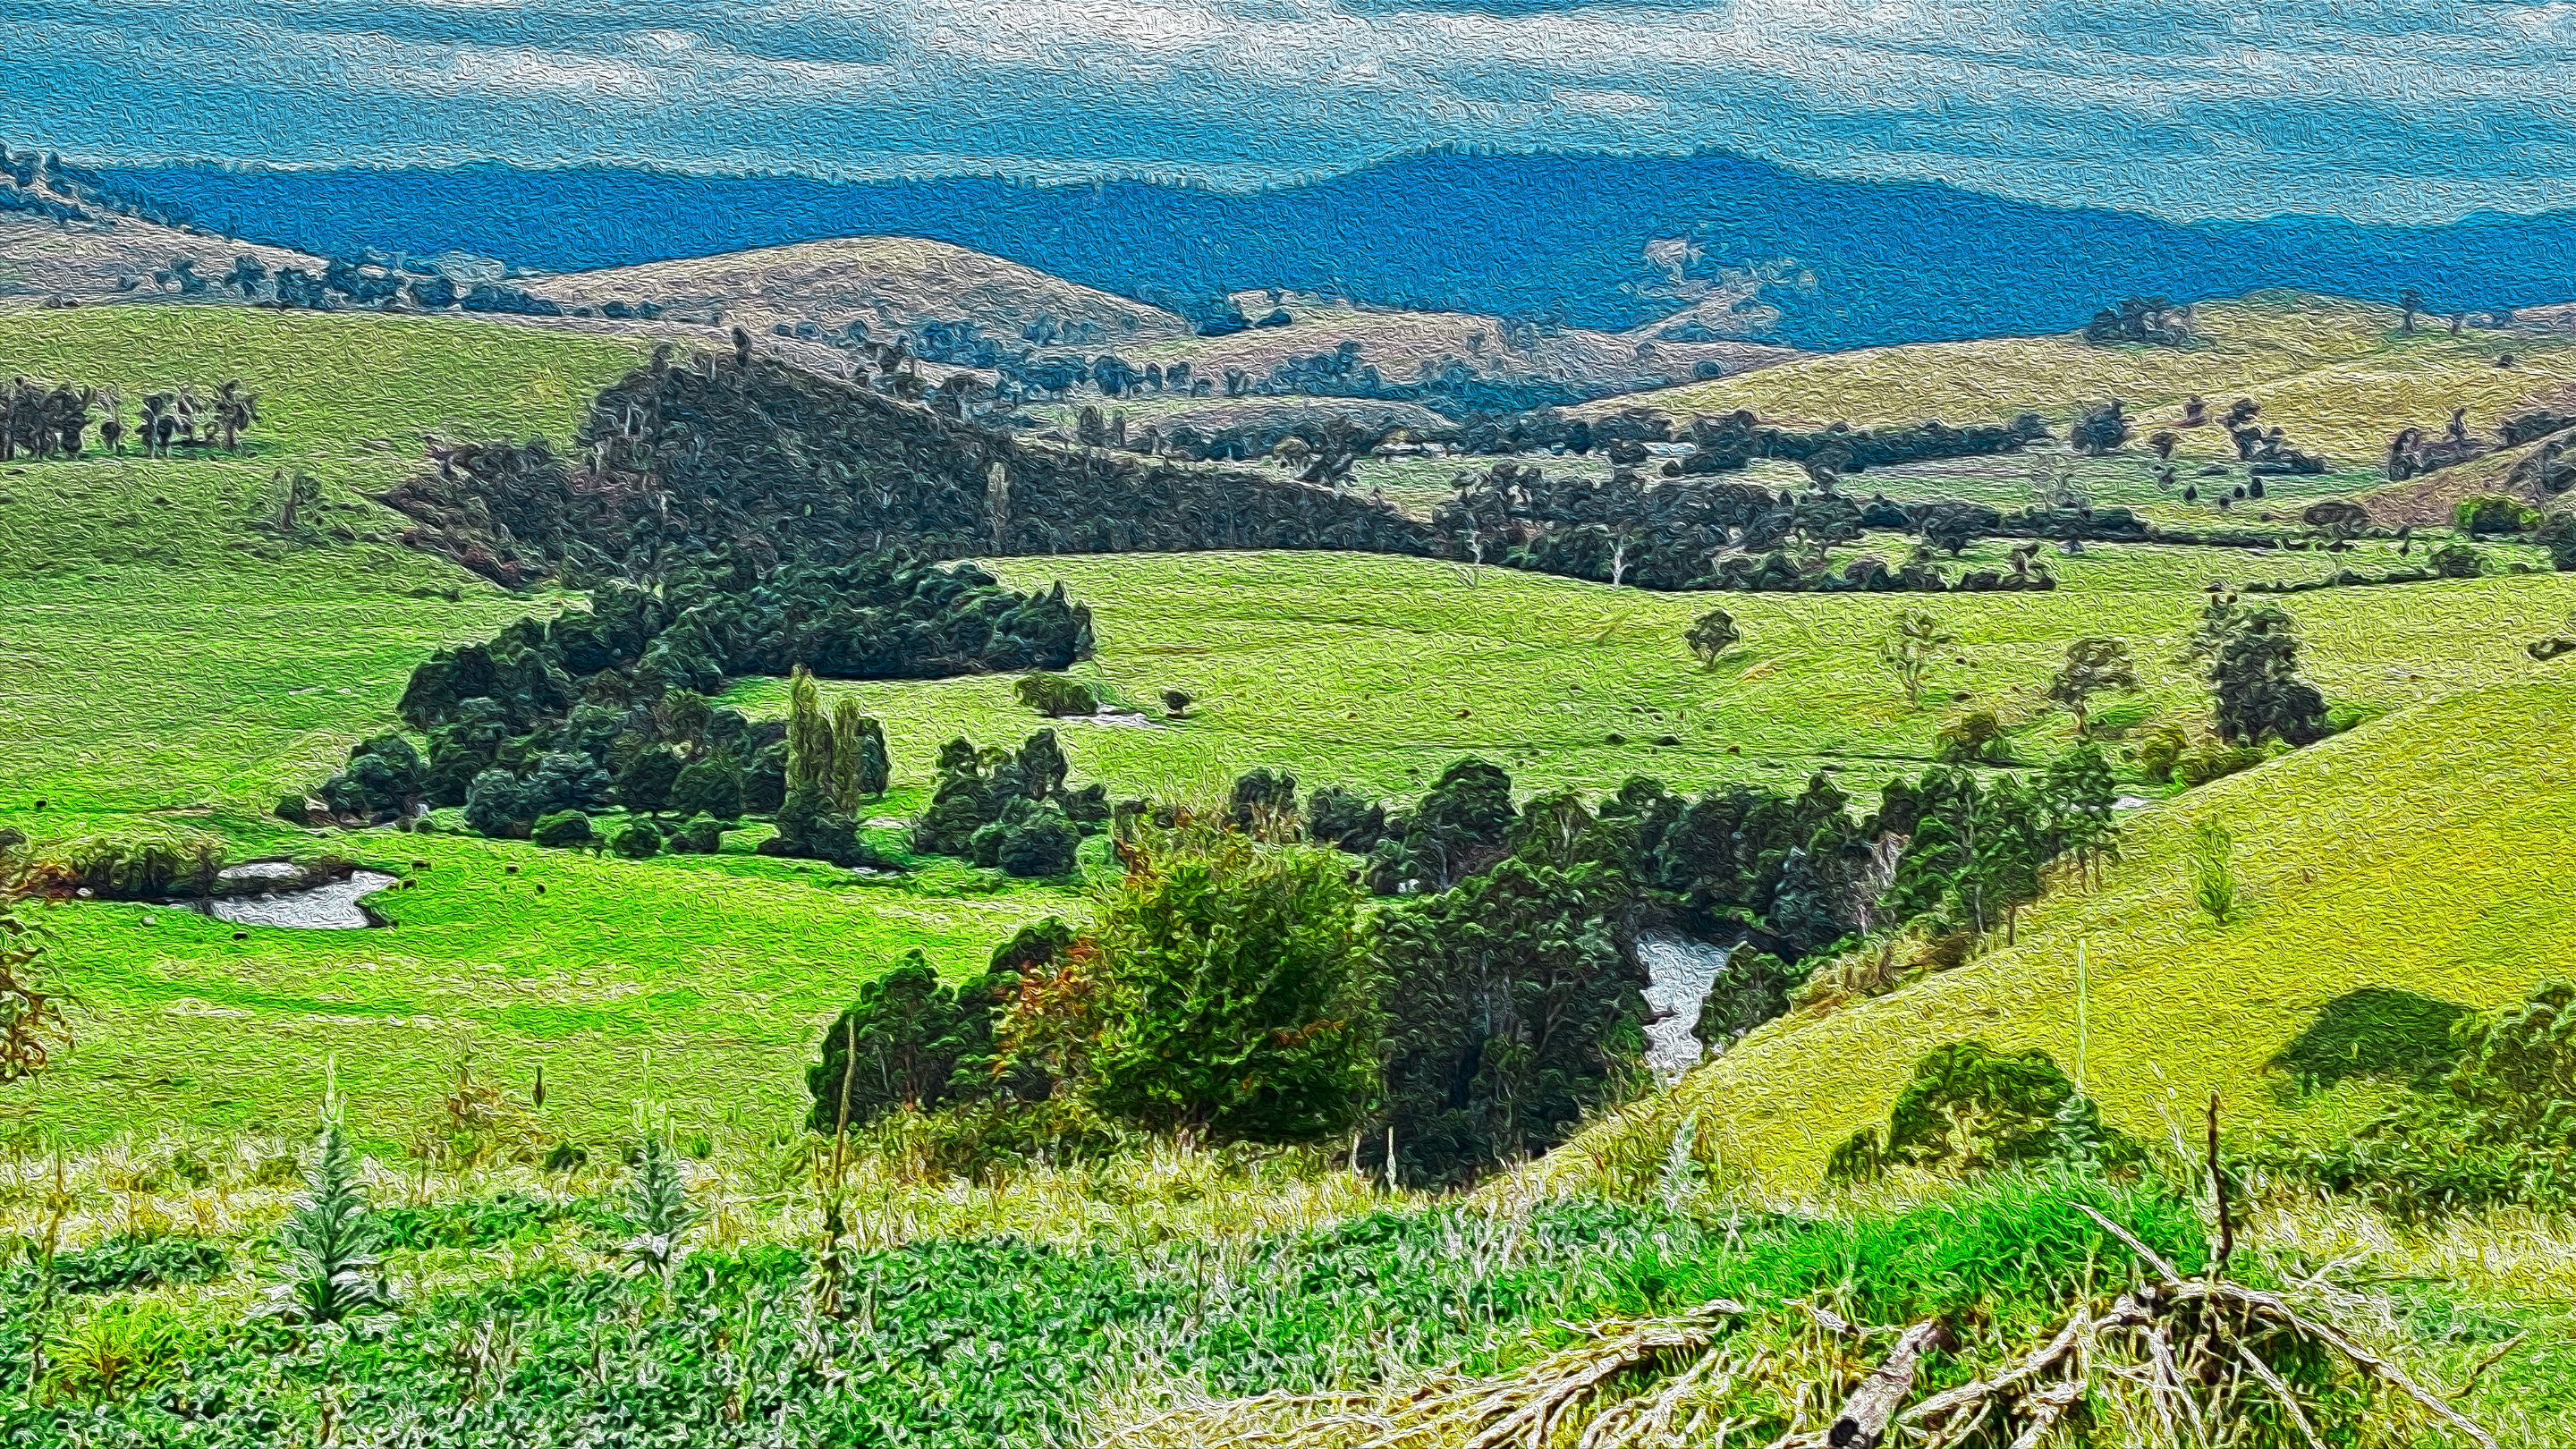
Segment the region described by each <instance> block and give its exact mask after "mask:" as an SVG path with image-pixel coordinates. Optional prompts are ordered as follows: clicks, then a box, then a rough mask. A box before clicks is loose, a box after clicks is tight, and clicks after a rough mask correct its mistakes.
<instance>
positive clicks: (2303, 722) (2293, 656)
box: [2202, 597, 2326, 746]
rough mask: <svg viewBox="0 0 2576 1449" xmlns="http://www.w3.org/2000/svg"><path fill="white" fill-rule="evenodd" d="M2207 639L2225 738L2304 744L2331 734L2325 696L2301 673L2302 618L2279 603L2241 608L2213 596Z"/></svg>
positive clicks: (2241, 741) (2234, 741)
mask: <svg viewBox="0 0 2576 1449" xmlns="http://www.w3.org/2000/svg"><path fill="white" fill-rule="evenodd" d="M2202 639H2203V641H2204V644H2205V646H2206V649H2207V655H2208V660H2209V672H2208V678H2209V683H2210V687H2211V689H2212V691H2213V692H2214V693H2215V695H2216V699H2217V707H2216V709H2215V711H2214V713H2215V716H2216V722H2217V726H2218V733H2219V737H2220V738H2222V739H2224V740H2226V741H2227V742H2228V743H2229V744H2244V745H2255V744H2261V743H2262V742H2263V741H2264V740H2265V739H2267V738H2277V739H2279V740H2281V741H2283V742H2284V743H2287V744H2290V745H2292V746H2298V745H2307V744H2313V743H2315V742H2316V741H2317V740H2319V739H2322V738H2324V737H2325V733H2326V728H2325V716H2326V701H2325V696H2324V695H2323V694H2321V693H2319V692H2318V690H2317V687H2316V686H2315V685H2313V684H2310V683H2308V682H2307V681H2306V680H2305V679H2302V678H2300V677H2299V672H2298V670H2299V632H2298V622H2297V621H2296V620H2294V619H2292V618H2291V617H2290V615H2289V613H2288V612H2287V611H2286V610H2284V609H2282V608H2281V607H2280V606H2279V605H2277V604H2263V605H2259V606H2256V607H2254V608H2250V609H2239V608H2236V607H2235V606H2233V605H2232V603H2230V602H2229V601H2227V600H2224V599H2222V598H2217V597H2213V598H2212V599H2211V601H2210V605H2209V611H2208V613H2207V614H2206V615H2205V616H2204V622H2203V632H2202Z"/></svg>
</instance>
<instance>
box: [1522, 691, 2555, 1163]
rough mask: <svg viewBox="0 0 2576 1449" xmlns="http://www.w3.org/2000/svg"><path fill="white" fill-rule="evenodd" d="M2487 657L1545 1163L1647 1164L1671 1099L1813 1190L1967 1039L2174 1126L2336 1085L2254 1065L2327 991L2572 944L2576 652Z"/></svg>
mask: <svg viewBox="0 0 2576 1449" xmlns="http://www.w3.org/2000/svg"><path fill="white" fill-rule="evenodd" d="M2505 676H2506V677H2503V678H2501V679H2499V680H2498V681H2497V682H2495V683H2491V684H2487V685H2484V686H2481V687H2477V688H2472V689H2468V690H2464V691H2462V692H2461V693H2458V694H2455V695H2451V696H2448V697H2445V698H2441V699H2437V700H2433V701H2430V702H2428V703H2425V704H2422V705H2418V706H2415V707H2413V708H2410V709H2407V710H2405V711H2402V712H2400V713H2397V714H2394V715H2391V716H2389V717H2387V718H2385V719H2382V720H2379V721H2377V722H2375V723H2372V724H2370V725H2367V726H2364V727H2363V728H2361V729H2359V730H2357V731H2354V732H2353V733H2351V734H2348V735H2344V736H2341V737H2339V738H2336V739H2334V740H2331V741H2329V742H2327V743H2325V744H2322V745H2318V746H2315V747H2312V748H2310V749H2307V750H2303V751H2300V752H2299V753H2297V754H2294V755H2290V756H2287V757H2284V758H2282V759H2279V760H2276V761H2274V762H2272V763H2270V764H2268V765H2265V766H2262V767H2260V768H2258V769H2256V770H2253V771H2251V772H2248V773H2246V774H2243V775H2238V776H2234V777H2232V778H2229V779H2227V780H2223V781H2220V782H2218V783H2216V784H2213V785H2209V786H2206V787H2203V788H2202V789H2200V790H2198V791H2195V792H2193V793H2192V794H2190V795H2188V796H2186V797H2184V798H2183V799H2182V800H2180V801H2178V802H2176V803H2174V804H2171V805H2169V806H2165V807H2162V808H2159V809H2156V810H2153V811H2150V812H2147V813H2146V814H2144V815H2142V816H2140V817H2138V818H2137V819H2136V820H2135V821H2134V822H2133V823H2132V825H2131V827H2130V831H2129V834H2128V838H2127V839H2126V841H2125V842H2124V843H2123V847H2122V849H2123V854H2124V855H2125V857H2126V858H2125V859H2124V860H2123V861H2122V863H2120V864H2119V865H2118V866H2116V867H2114V868H2113V870H2112V872H2111V875H2110V879H2109V882H2108V886H2107V888H2106V889H2104V890H2102V891H2101V892H2099V893H2098V894H2091V893H2082V892H2071V891H2070V892H2063V893H2058V894H2054V895H2052V896H2051V897H2050V898H2049V899H2048V900H2047V901H2045V902H2044V903H2043V904H2042V905H2041V906H2040V907H2039V908H2038V910H2037V911H2036V912H2035V913H2034V914H2033V916H2032V917H2031V918H2030V919H2029V920H2028V921H2027V923H2026V924H2024V925H2023V927H2022V929H2021V943H2020V945H2019V946H2017V947H2012V948H2006V949H2001V950H1997V951H1995V952H1993V953H1991V954H1989V955H1987V956H1985V957H1983V958H1981V959H1979V960H1978V961H1976V962H1974V963H1972V964H1971V965H1969V966H1966V967H1964V968H1961V969H1959V970H1957V971H1954V972H1951V973H1949V974H1946V975H1941V976H1935V977H1931V978H1929V979H1926V980H1924V981H1921V982H1919V983H1917V984H1915V985H1913V986H1910V987H1908V988H1906V989H1903V990H1900V991H1898V992H1896V993H1895V994H1893V995H1890V996H1886V997H1882V998H1879V999H1876V1000H1872V1001H1868V1002H1865V1003H1862V1004H1859V1005H1855V1006H1851V1007H1848V1008H1846V1009H1844V1010H1841V1011H1838V1012H1836V1013H1834V1014H1832V1015H1830V1016H1827V1017H1824V1018H1822V1019H1809V1018H1800V1017H1791V1018H1787V1019H1784V1020H1781V1021H1778V1022H1774V1023H1773V1024H1771V1025H1770V1026H1768V1027H1765V1028H1763V1029H1761V1030H1760V1031H1757V1032H1756V1033H1755V1034H1754V1035H1753V1036H1751V1037H1749V1038H1747V1039H1746V1040H1745V1041H1744V1042H1742V1043H1741V1044H1739V1045H1738V1046H1736V1047H1735V1048H1734V1049H1733V1050H1731V1051H1729V1052H1728V1053H1726V1054H1725V1055H1724V1056H1722V1057H1720V1058H1718V1059H1717V1060H1715V1061H1713V1062H1711V1063H1709V1064H1708V1065H1706V1066H1703V1067H1701V1068H1699V1069H1698V1070H1697V1071H1695V1072H1693V1073H1692V1074H1691V1075H1689V1076H1688V1077H1685V1078H1684V1079H1683V1080H1682V1081H1681V1083H1680V1084H1679V1085H1678V1086H1676V1087H1675V1088H1673V1089H1672V1090H1671V1091H1670V1092H1668V1093H1664V1094H1660V1095H1657V1096H1655V1097H1653V1098H1650V1099H1648V1100H1646V1101H1644V1102H1642V1103H1640V1104H1638V1105H1636V1106H1635V1107H1632V1108H1630V1109H1629V1110H1627V1111H1626V1112H1624V1113H1622V1114H1620V1115H1619V1116H1617V1117H1615V1118H1613V1119H1611V1120H1609V1121H1606V1122H1604V1123H1602V1124H1601V1125H1599V1126H1596V1127H1594V1128H1593V1129H1591V1130H1589V1131H1588V1132H1587V1133H1585V1134H1584V1136H1582V1137H1581V1138H1578V1139H1577V1141H1576V1143H1575V1144H1574V1145H1573V1146H1572V1148H1570V1149H1569V1150H1566V1151H1563V1152H1560V1153H1559V1154H1558V1155H1557V1156H1556V1157H1555V1158H1552V1159H1551V1160H1550V1161H1549V1162H1548V1163H1547V1164H1545V1165H1544V1166H1543V1167H1542V1168H1541V1169H1539V1172H1540V1174H1541V1176H1542V1178H1543V1179H1545V1180H1546V1181H1549V1182H1551V1183H1554V1184H1557V1185H1572V1184H1580V1183H1592V1184H1595V1185H1600V1184H1601V1182H1602V1181H1603V1179H1604V1177H1605V1176H1607V1177H1609V1178H1613V1179H1615V1178H1618V1177H1620V1176H1621V1175H1623V1174H1624V1173H1628V1172H1631V1171H1634V1170H1637V1169H1640V1168H1642V1170H1643V1171H1645V1172H1647V1173H1652V1172H1653V1171H1654V1170H1655V1167H1656V1164H1657V1163H1658V1161H1659V1160H1660V1158H1661V1156H1662V1155H1663V1153H1664V1152H1665V1150H1666V1148H1667V1145H1668V1144H1669V1143H1670V1142H1671V1140H1672V1137H1673V1133H1674V1132H1675V1130H1676V1129H1677V1128H1678V1127H1680V1125H1681V1124H1682V1123H1684V1122H1685V1121H1689V1122H1692V1123H1694V1124H1695V1126H1696V1130H1697V1132H1698V1133H1699V1134H1700V1150H1701V1152H1702V1153H1703V1155H1704V1156H1706V1157H1707V1158H1708V1159H1709V1160H1711V1161H1713V1162H1715V1163H1717V1164H1719V1165H1720V1166H1721V1168H1722V1170H1724V1171H1727V1172H1731V1173H1735V1174H1740V1175H1742V1176H1744V1177H1747V1178H1750V1179H1753V1180H1755V1181H1758V1182H1760V1183H1762V1184H1764V1185H1765V1186H1767V1187H1769V1188H1772V1189H1775V1190H1788V1191H1797V1190H1802V1189H1808V1188H1812V1187H1814V1186H1816V1185H1817V1183H1818V1181H1819V1178H1820V1174H1821V1172H1822V1170H1823V1167H1824V1162H1825V1158H1826V1156H1827V1154H1828V1153H1829V1152H1831V1150H1832V1149H1833V1147H1834V1145H1835V1144H1836V1143H1838V1142H1840V1141H1841V1140H1842V1139H1843V1138H1844V1137H1845V1136H1847V1135H1848V1134H1850V1133H1851V1132H1852V1131H1853V1130H1855V1129H1856V1128H1859V1127H1861V1126H1864V1125H1867V1124H1869V1123H1872V1122H1883V1121H1884V1120H1885V1118H1886V1113H1887V1109H1888V1106H1889V1104H1890V1102H1891V1101H1892V1100H1893V1099H1894V1097H1895V1095H1896V1092H1897V1090H1898V1089H1899V1087H1901V1086H1902V1085H1903V1083H1904V1081H1905V1079H1906V1077H1907V1075H1908V1073H1909V1072H1910V1070H1911V1068H1912V1065H1913V1062H1914V1060H1915V1059H1916V1058H1917V1057H1919V1056H1920V1055H1922V1054H1923V1053H1924V1052H1926V1051H1928V1050H1930V1049H1931V1048H1933V1047H1936V1046H1940V1045H1943V1044H1945V1043H1948V1042H1953V1041H1959V1040H1964V1039H1968V1038H1982V1039H1984V1040H1986V1041H1988V1042H1990V1043H1992V1044H1994V1045H1996V1046H1998V1047H2002V1048H2006V1049H2017V1048H2021V1047H2028V1046H2036V1047H2040V1048H2042V1049H2044V1050H2046V1051H2047V1052H2048V1053H2049V1054H2050V1055H2051V1056H2053V1057H2054V1058H2056V1059H2057V1061H2058V1062H2059V1063H2061V1064H2062V1065H2064V1066H2065V1067H2066V1068H2067V1069H2068V1070H2069V1072H2070V1073H2071V1072H2073V1071H2075V1069H2076V1067H2077V1063H2078V1061H2079V1059H2080V1060H2082V1061H2083V1062H2084V1064H2085V1069H2084V1073H2083V1085H2084V1087H2085V1088H2086V1089H2087V1090H2088V1091H2089V1092H2091V1093H2092V1095H2093V1096H2094V1097H2095V1098H2096V1099H2098V1100H2099V1101H2100V1103H2101V1105H2102V1108H2103V1112H2104V1115H2105V1116H2106V1117H2107V1118H2109V1119H2110V1120H2111V1121H2112V1122H2113V1123H2114V1124H2116V1125H2118V1126H2120V1127H2123V1128H2126V1129H2128V1130H2129V1131H2131V1132H2135V1133H2139V1134H2142V1135H2145V1136H2147V1137H2150V1138H2152V1139H2154V1140H2158V1141H2164V1140H2168V1139H2169V1138H2171V1137H2172V1135H2173V1134H2176V1133H2187V1132H2188V1131H2189V1130H2190V1129H2191V1125H2192V1123H2193V1122H2194V1121H2195V1120H2196V1114H2197V1113H2199V1112H2200V1111H2201V1110H2202V1108H2203V1105H2204V1104H2205V1102H2206V1101H2207V1098H2208V1094H2209V1093H2210V1092H2212V1091H2216V1092H2218V1093H2220V1094H2221V1095H2222V1097H2223V1099H2224V1110H2225V1114H2226V1120H2227V1122H2228V1123H2229V1124H2231V1125H2232V1126H2233V1127H2237V1128H2249V1129H2250V1128H2259V1127H2262V1126H2265V1125H2269V1124H2276V1123H2281V1122H2284V1121H2287V1120H2289V1119H2291V1118H2293V1117H2296V1116H2298V1115H2300V1114H2302V1113H2304V1112H2317V1111H2323V1112H2334V1111H2335V1110H2337V1108H2338V1107H2342V1106H2347V1105H2349V1104H2346V1103H2344V1102H2341V1101H2338V1100H2327V1101H2323V1102H2312V1103H2302V1102H2300V1101H2299V1100H2298V1099H2297V1098H2296V1097H2295V1096H2293V1095H2291V1093H2290V1089H2289V1087H2288V1085H2287V1084H2286V1083H2285V1082H2284V1081H2283V1080H2282V1079H2281V1078H2280V1077H2278V1076H2277V1075H2274V1074H2270V1073H2267V1072H2266V1070H2265V1063H2266V1062H2267V1061H2268V1060H2269V1059H2270V1058H2271V1057H2272V1056H2273V1054H2274V1053H2276V1052H2278V1051H2279V1050H2280V1049H2281V1048H2282V1047H2283V1046H2285V1045H2287V1044H2288V1043H2289V1041H2290V1040H2291V1039H2292V1038H2293V1037H2295V1036H2297V1035H2298V1034H2299V1033H2300V1032H2301V1031H2302V1030H2304V1029H2305V1028H2306V1027H2307V1026H2308V1024H2309V1023H2310V1022H2311V1021H2313V1020H2314V1019H2315V1017H2316V1014H2317V1012H2318V1010H2319V1008H2321V1007H2323V1006H2324V1005H2325V1004H2326V1003H2327V1002H2329V1001H2331V1000H2333V999H2334V998H2336V997H2338V996H2340V995H2342V994H2344V993H2345V992H2348V991H2352V990H2354V989H2356V988H2359V987H2363V986H2390V987H2399V988H2403V989H2405V990H2408V991H2413V992H2418V993H2421V994H2424V995H2427V996H2432V997H2438V998H2440V999H2443V1000H2446V1001H2453V1002H2459V1003H2463V1004H2467V1005H2471V1006H2480V1007H2492V1006H2498V1005H2502V1004H2504V1003H2506V1002H2509V1001H2513V1000H2518V999H2520V998H2521V997H2522V996H2523V995H2525V994H2526V993H2527V992H2528V991H2529V990H2530V988H2531V987H2532V986H2534V985H2536V984H2537V983H2539V982H2540V981H2543V980H2546V979H2549V978H2552V977H2564V976H2566V975H2567V974H2568V971H2569V967H2568V962H2569V961H2570V959H2571V957H2576V904H2571V902H2570V901H2569V899H2568V897H2567V893H2566V892H2565V891H2564V890H2562V889H2561V888H2560V887H2559V885H2558V882H2557V881H2556V879H2555V877H2554V875H2553V873H2552V872H2550V871H2548V870H2546V869H2540V868H2535V863H2536V862H2539V861H2542V860H2545V859H2548V858H2550V857H2551V856H2552V855H2553V853H2554V852H2555V851H2556V850H2557V849H2558V843H2559V842H2561V841H2563V840H2565V839H2566V838H2567V836H2568V834H2569V832H2570V831H2571V830H2576V768H2571V767H2570V766H2569V765H2568V764H2567V762H2566V761H2565V759H2564V758H2563V757H2562V756H2561V755H2560V754H2559V753H2558V752H2556V751H2554V750H2552V749H2551V748H2550V747H2549V746H2548V745H2547V743H2546V742H2547V741H2550V740H2554V739H2556V738H2558V737H2559V736H2561V735H2562V734H2564V733H2565V731H2566V728H2567V724H2568V721H2569V720H2570V719H2571V718H2576V674H2571V673H2570V672H2569V671H2568V670H2567V669H2565V668H2563V667H2559V666H2556V665H2526V666H2525V667H2524V668H2523V669H2521V670H2518V671H2506V672H2505ZM2209 819H2215V820H2218V821H2221V822H2223V823H2224V824H2225V825H2226V826H2227V828H2228V829H2229V830H2231V831H2233V832H2234V833H2235V836H2236V848H2235V856H2234V858H2235V863H2236V864H2235V869H2236V878H2237V888H2238V893H2239V898H2240V902H2241V905H2240V911H2241V913H2240V914H2239V915H2237V916H2236V917H2235V918H2234V919H2232V920H2230V921H2229V922H2228V923H2227V924H2226V925H2225V926H2217V925H2213V924H2211V923H2210V922H2209V920H2208V918H2207V917H2206V916H2204V915H2202V914H2200V913H2199V912H2198V911H2197V910H2196V909H2195V907H2194V906H2193V903H2192V887H2191V876H2190V865H2189V862H2188V860H2187V858H2186V855H2185V848H2186V844H2187V841H2188V839H2189V837H2190V835H2191V832H2192V830H2193V829H2194V827H2195V826H2196V825H2197V824H2198V822H2200V821H2203V820H2209ZM2079 946H2080V947H2082V949H2083V962H2084V971H2083V997H2082V1002H2083V1005H2082V1009H2080V1010H2079V1005H2078V1003H2079V997H2078V968H2077V960H2078V948H2079Z"/></svg>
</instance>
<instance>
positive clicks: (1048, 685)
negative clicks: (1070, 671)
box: [1011, 674, 1100, 719]
mask: <svg viewBox="0 0 2576 1449" xmlns="http://www.w3.org/2000/svg"><path fill="white" fill-rule="evenodd" d="M1011 692H1012V693H1013V694H1014V695H1016V696H1018V698H1019V701H1020V703H1021V704H1023V705H1026V706H1027V707H1028V708H1030V709H1033V710H1036V711H1037V712H1038V713H1040V714H1042V715H1046V716H1048V717H1049V718H1051V719H1063V718H1066V717H1068V716H1076V715H1093V714H1098V713H1099V712H1100V697H1099V696H1098V695H1095V694H1093V693H1092V692H1091V686H1090V685H1088V684H1085V683H1083V682H1082V681H1081V680H1079V679H1067V678H1065V677H1064V676H1063V675H1060V674H1023V675H1021V676H1020V677H1019V680H1018V682H1017V683H1015V684H1013V685H1012V686H1011Z"/></svg>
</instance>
